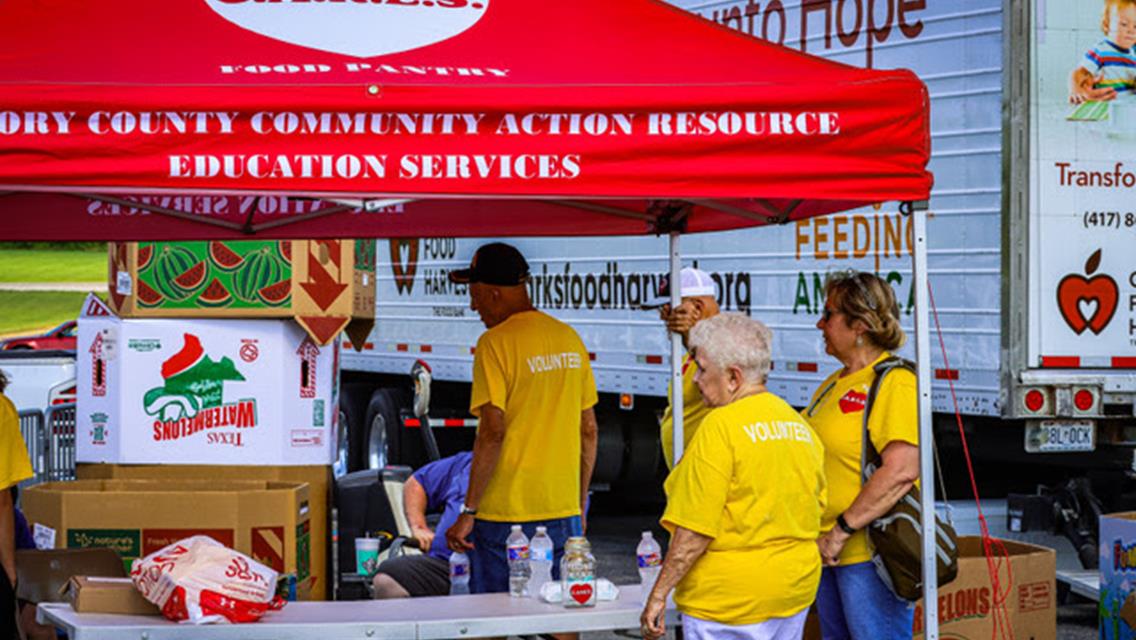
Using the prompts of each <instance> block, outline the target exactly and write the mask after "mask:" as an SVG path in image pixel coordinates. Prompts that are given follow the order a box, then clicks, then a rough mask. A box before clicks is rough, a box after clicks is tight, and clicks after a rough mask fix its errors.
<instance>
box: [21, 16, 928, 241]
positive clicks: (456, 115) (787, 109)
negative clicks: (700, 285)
mask: <svg viewBox="0 0 1136 640" xmlns="http://www.w3.org/2000/svg"><path fill="white" fill-rule="evenodd" d="M534 7H538V8H534ZM52 9H53V10H52V12H51V14H50V16H49V15H47V13H46V12H45V11H44V10H43V6H42V4H41V3H39V2H35V1H34V0H8V1H6V2H3V3H0V38H2V39H3V41H4V42H5V46H4V48H3V50H2V51H0V191H10V192H24V193H31V192H38V193H41V194H42V193H65V194H81V195H90V194H104V195H105V194H114V196H113V197H114V198H117V197H127V199H132V200H133V201H135V202H137V201H138V199H139V198H140V197H141V196H139V195H138V194H148V195H147V196H145V197H144V198H145V199H148V201H151V202H152V201H154V199H158V201H159V202H161V203H164V204H177V203H180V202H183V201H184V200H185V198H182V199H181V200H178V199H177V198H176V197H175V196H173V195H172V194H198V195H197V197H199V198H207V197H208V198H216V199H217V201H218V202H222V201H224V202H226V203H230V204H228V205H226V208H225V209H224V211H217V210H208V209H209V207H208V206H206V205H202V204H201V202H200V201H198V202H197V204H196V205H195V206H191V207H188V208H185V207H181V206H173V207H166V206H164V204H158V205H152V204H147V206H150V207H156V208H158V209H166V208H171V209H176V210H183V211H194V210H195V209H201V208H203V207H204V208H205V209H207V210H206V211H198V214H200V215H201V217H209V218H210V219H213V220H215V221H216V220H220V221H222V222H226V223H231V225H242V226H244V227H245V228H246V229H248V228H254V227H256V225H258V224H260V223H264V222H272V221H275V220H279V219H281V215H280V214H278V213H277V214H267V213H266V212H265V207H263V206H261V205H259V204H258V205H256V206H253V207H251V208H249V207H245V208H244V210H242V207H241V206H240V199H241V198H246V199H247V198H250V197H252V196H257V195H259V196H273V197H280V196H294V197H308V198H322V199H323V202H321V203H317V204H309V205H294V206H295V207H299V208H305V207H307V210H309V211H310V210H311V209H316V210H322V209H326V207H327V206H332V207H335V206H336V205H335V204H334V203H331V204H329V202H330V201H332V200H341V199H343V198H351V199H357V198H371V197H398V198H411V199H414V200H416V201H417V202H415V203H413V204H408V205H405V209H404V211H407V212H411V213H410V214H407V215H403V216H402V217H401V218H398V217H397V216H394V215H387V216H377V215H374V216H372V215H365V214H360V213H358V212H357V211H356V212H350V211H342V212H335V213H327V214H326V215H323V216H321V217H320V218H318V220H319V222H318V224H317V223H315V221H314V220H313V221H312V222H311V223H308V224H306V225H302V226H300V227H295V228H294V229H292V230H289V231H284V230H283V228H276V227H274V229H275V230H270V229H268V228H265V227H256V228H257V229H258V230H259V231H260V232H262V233H269V234H271V235H278V236H285V235H291V234H292V233H303V234H306V235H308V236H312V235H319V236H324V237H326V236H328V235H335V234H338V235H348V236H352V235H354V236H358V235H389V236H397V235H422V234H425V233H433V234H437V233H439V231H444V232H445V233H446V234H448V235H506V234H512V235H517V234H518V233H521V232H523V233H524V234H526V235H545V234H568V233H641V232H643V231H648V230H651V229H652V228H653V227H652V226H651V225H650V224H648V223H649V222H650V221H651V220H653V219H654V217H655V214H656V213H657V212H659V211H663V210H668V209H666V208H659V207H654V208H652V207H650V206H648V200H650V199H664V200H672V201H673V200H681V201H684V202H691V201H696V206H695V207H694V208H693V209H686V210H685V214H684V215H685V219H686V220H687V222H688V229H690V230H709V229H719V228H730V227H734V226H747V225H753V224H760V223H762V222H764V221H766V220H768V219H770V218H772V219H774V220H777V221H781V220H785V219H791V218H795V217H802V216H808V215H817V214H821V213H828V212H831V211H836V210H840V209H845V208H849V207H853V206H859V205H863V204H868V203H874V202H881V201H885V200H918V199H925V198H926V197H927V196H928V194H929V190H930V184H931V176H930V174H929V173H928V172H927V171H926V168H925V167H926V163H927V160H928V157H929V135H928V114H927V104H928V101H927V94H926V89H925V87H924V86H923V85H922V83H921V82H920V81H919V80H918V79H917V78H916V77H915V76H914V75H913V74H911V73H909V72H907V71H887V72H883V71H874V70H866V69H859V68H855V67H849V66H845V65H841V64H837V63H833V62H829V61H826V60H823V59H819V58H815V57H812V56H808V55H805V54H801V53H798V52H795V51H792V50H789V49H786V48H783V47H780V46H776V45H772V44H769V43H766V42H763V41H759V40H755V39H753V38H750V37H748V36H744V35H742V34H739V33H737V32H734V31H731V30H728V29H725V28H722V27H720V26H718V25H715V24H713V23H710V22H709V21H706V20H703V19H702V18H699V17H697V16H694V15H693V14H689V13H686V12H684V11H681V10H679V9H676V8H674V7H671V6H669V5H666V4H663V3H661V2H657V1H655V0H619V1H618V2H613V1H611V0H576V1H574V2H572V3H570V4H542V3H532V2H526V1H524V0H324V1H322V2H319V1H303V0H278V1H265V0H160V1H158V0H117V1H116V2H115V3H113V8H110V7H108V6H107V3H99V2H84V1H80V0H60V1H59V2H55V3H52ZM219 194H228V195H230V196H233V197H232V198H222V197H221V195H219ZM438 198H463V199H466V200H468V199H470V198H473V199H476V200H478V201H479V202H480V204H478V205H476V206H475V207H473V208H472V209H471V208H470V206H471V205H469V203H468V202H465V203H463V205H457V204H454V203H453V202H447V201H445V200H437V199H438ZM163 199H164V200H163ZM500 199H508V200H507V201H505V202H504V203H502V201H501V200H500ZM536 200H540V201H545V202H544V204H541V205H537V204H534V201H536ZM549 200H552V201H556V202H553V203H549V202H547V201H549ZM578 201H587V202H590V203H592V204H591V205H590V208H587V209H586V210H582V209H579V208H576V209H573V210H566V209H565V208H564V205H565V204H566V203H567V204H571V203H575V202H578ZM711 201H712V202H711ZM96 202H97V201H96V200H85V199H80V198H73V197H61V196H46V195H39V196H31V195H23V196H14V195H13V196H7V197H0V216H2V217H0V228H2V230H3V234H2V235H3V236H5V237H9V238H32V237H34V236H37V235H44V234H43V232H42V231H40V230H39V229H41V228H42V220H39V221H35V220H26V219H25V220H18V219H13V217H12V216H11V215H10V214H9V213H8V212H9V211H11V210H12V208H13V207H14V206H15V204H14V203H18V204H19V205H20V206H21V207H26V206H35V207H38V208H39V209H41V210H43V211H45V212H47V211H50V212H54V213H53V215H54V216H55V218H54V219H55V220H57V221H60V222H63V223H64V224H66V225H67V226H68V230H67V232H68V233H72V234H74V235H75V236H76V238H74V239H79V237H83V238H86V237H91V235H92V234H99V233H106V232H107V231H106V230H107V229H109V228H116V229H118V230H119V231H122V232H124V233H125V234H126V235H125V236H123V237H138V238H139V239H141V237H142V236H147V237H153V235H152V234H158V235H162V234H164V233H167V232H172V231H173V230H177V231H178V232H181V231H184V228H183V227H184V225H185V223H182V222H178V221H173V222H171V221H169V220H168V219H167V218H157V217H153V218H149V219H147V220H146V221H143V218H146V216H119V219H120V220H119V221H118V222H108V220H110V218H112V217H113V216H111V215H109V214H108V215H106V216H96V215H95V214H93V213H91V211H93V210H105V209H106V208H107V207H110V208H113V207H115V206H119V207H121V206H122V204H121V203H119V204H118V205H115V204H113V203H112V204H110V205H108V204H106V203H105V202H104V203H102V204H96ZM253 202H257V203H263V202H265V201H263V200H254V201H253ZM305 202H306V201H305ZM707 204H711V205H713V206H709V207H708V206H705V205H707ZM217 206H220V205H217ZM292 206H293V205H288V206H287V207H286V208H291V207H292ZM463 206H464V208H463ZM613 210H614V213H613ZM463 211H464V212H465V213H463ZM471 211H477V213H478V215H479V216H484V217H479V218H476V219H474V218H472V217H471V214H470V213H469V212H471ZM566 211H569V213H570V215H564V213H565V212H566ZM581 211H585V212H584V213H581ZM621 211H628V212H632V214H633V215H623V214H621V213H620V212H621ZM250 213H251V214H252V216H251V217H249V214H250ZM127 217H128V218H130V219H131V220H132V222H130V223H126V222H122V221H121V219H122V218H127ZM159 220H163V221H164V222H158V221H159ZM360 220H367V221H368V223H367V225H366V226H360V223H359V221H360ZM37 222H38V223H40V224H37ZM581 223H583V224H586V225H588V226H587V228H581ZM164 225H170V226H164ZM429 225H433V226H432V227H430V226H429ZM439 225H441V226H440V227H439ZM8 227H11V228H10V229H9V228H8ZM301 229H302V231H301ZM333 229H334V233H333V232H332V230H333ZM232 232H233V229H232V228H229V227H224V226H221V227H216V228H214V229H211V230H207V231H200V232H198V234H204V235H207V236H211V235H213V234H216V233H221V234H230V233H232ZM341 232H344V233H341ZM451 232H452V233H451Z"/></svg>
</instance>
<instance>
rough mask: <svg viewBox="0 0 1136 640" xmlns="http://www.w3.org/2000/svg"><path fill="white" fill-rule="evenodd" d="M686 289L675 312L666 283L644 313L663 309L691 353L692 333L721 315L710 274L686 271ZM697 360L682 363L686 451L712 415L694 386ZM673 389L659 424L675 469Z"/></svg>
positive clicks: (665, 450) (670, 464)
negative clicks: (703, 321) (695, 362)
mask: <svg viewBox="0 0 1136 640" xmlns="http://www.w3.org/2000/svg"><path fill="white" fill-rule="evenodd" d="M679 279H680V281H681V284H682V287H681V289H679V291H680V292H681V295H682V303H680V304H679V306H678V307H676V308H674V309H671V304H670V300H671V290H670V285H669V284H668V283H667V282H666V281H664V282H663V286H662V287H660V289H659V293H658V296H656V297H655V298H654V299H652V300H651V301H649V302H648V303H647V304H644V305H643V308H644V309H653V308H656V307H657V308H658V309H659V319H661V320H662V321H663V322H665V323H666V324H667V329H668V330H669V331H671V332H672V333H677V334H679V335H681V336H682V345H683V346H684V347H686V348H687V349H688V350H689V349H690V345H689V344H688V342H689V336H690V330H691V329H692V328H693V327H694V325H696V324H698V323H699V322H700V321H702V320H705V319H707V318H713V317H714V316H716V315H718V299H717V298H716V297H715V287H714V280H713V279H712V278H711V277H710V275H709V274H708V273H706V272H705V271H702V270H701V269H695V268H694V267H684V268H683V270H682V271H681V274H680V276H679ZM696 368H697V367H695V366H694V359H693V358H691V356H690V354H689V353H687V355H686V357H685V358H683V360H682V442H683V449H684V450H685V449H686V448H687V447H689V446H690V441H691V440H692V439H693V438H694V432H695V431H697V430H698V425H700V424H701V423H702V419H703V418H705V417H706V414H707V413H710V407H708V406H706V403H704V402H703V401H702V394H700V393H698V385H696V384H694V371H695V369H696ZM670 397H671V388H670V386H668V387H667V408H666V411H664V412H663V420H662V422H661V423H660V424H659V438H660V440H661V441H662V444H663V462H666V463H667V468H669V469H673V468H674V466H675V460H674V416H673V415H672V411H671V404H670Z"/></svg>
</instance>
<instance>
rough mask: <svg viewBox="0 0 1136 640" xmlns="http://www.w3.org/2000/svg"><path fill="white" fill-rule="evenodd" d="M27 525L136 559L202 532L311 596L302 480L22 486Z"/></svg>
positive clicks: (65, 542) (66, 542)
mask: <svg viewBox="0 0 1136 640" xmlns="http://www.w3.org/2000/svg"><path fill="white" fill-rule="evenodd" d="M21 501H22V504H23V509H24V514H25V515H26V516H27V519H28V523H29V525H31V526H33V527H34V526H35V525H37V524H38V525H41V526H43V527H47V528H48V529H50V530H52V531H53V532H54V537H55V546H56V547H57V548H78V547H112V548H114V549H116V550H117V551H118V552H119V554H120V555H121V556H122V557H123V562H124V564H126V566H127V568H128V569H129V567H130V563H131V562H132V561H133V560H134V559H135V558H139V557H142V556H145V555H148V554H150V553H152V552H154V551H157V550H159V549H161V548H162V547H164V546H166V545H168V544H170V543H173V542H176V541H178V540H181V539H183V538H188V537H190V536H193V535H199V534H200V535H207V536H210V537H212V538H213V539H215V540H217V541H218V542H220V543H222V544H224V545H225V546H227V547H230V548H233V549H236V550H237V551H240V552H241V553H244V554H247V555H249V556H251V557H253V558H255V559H256V560H258V561H259V562H261V563H263V564H265V565H267V566H269V567H272V568H273V569H275V570H276V571H279V572H280V573H294V574H296V578H297V592H298V594H299V595H300V598H301V599H311V593H310V586H311V580H309V577H310V575H311V567H312V557H311V522H310V512H311V506H310V502H309V498H308V485H306V484H298V483H294V482H264V481H254V480H245V481H237V480H200V481H190V480H76V481H73V482H49V483H45V484H40V485H36V486H33V487H30V488H28V489H27V490H26V491H25V492H24V493H23V494H22V496H21Z"/></svg>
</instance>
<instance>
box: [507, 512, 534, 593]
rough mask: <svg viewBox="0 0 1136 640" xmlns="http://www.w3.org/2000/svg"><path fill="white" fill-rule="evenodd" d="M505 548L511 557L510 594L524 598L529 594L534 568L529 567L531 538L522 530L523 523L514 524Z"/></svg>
mask: <svg viewBox="0 0 1136 640" xmlns="http://www.w3.org/2000/svg"><path fill="white" fill-rule="evenodd" d="M505 548H506V550H507V551H506V552H507V553H508V559H509V595H511V596H513V597H514V598H523V597H525V596H526V595H528V594H527V589H526V587H528V584H529V577H531V576H532V570H531V567H529V539H528V538H527V537H525V532H524V531H521V525H519V524H515V525H513V532H512V533H510V534H509V537H508V539H506V540H505Z"/></svg>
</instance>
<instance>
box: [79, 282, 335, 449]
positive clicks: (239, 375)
mask: <svg viewBox="0 0 1136 640" xmlns="http://www.w3.org/2000/svg"><path fill="white" fill-rule="evenodd" d="M77 356H78V357H77V360H78V362H77V377H78V384H77V386H78V391H77V396H78V397H77V402H78V407H77V411H76V416H77V417H76V421H77V422H76V455H77V458H76V459H77V460H78V461H79V462H110V463H132V464H159V463H160V464H241V465H250V464H255V465H327V464H331V462H332V458H333V455H334V452H335V437H336V429H335V424H336V421H337V419H338V415H339V412H338V410H337V405H336V403H337V398H336V391H337V388H338V377H339V372H338V364H339V357H338V347H337V346H336V345H335V344H332V345H331V346H329V347H320V346H318V345H316V344H315V342H313V341H312V339H311V338H310V337H308V336H307V335H306V334H305V333H304V332H303V331H301V330H300V328H299V327H297V326H296V325H295V323H292V322H289V321H287V320H182V321H179V322H174V321H170V320H123V319H120V318H118V317H117V316H115V315H114V314H112V313H111V312H110V310H109V309H107V307H106V306H105V305H104V304H103V303H102V302H101V301H100V300H99V299H98V298H97V297H96V296H93V295H92V296H89V297H88V298H87V302H86V303H84V306H83V312H82V314H81V315H80V318H79V341H78V345H77Z"/></svg>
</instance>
